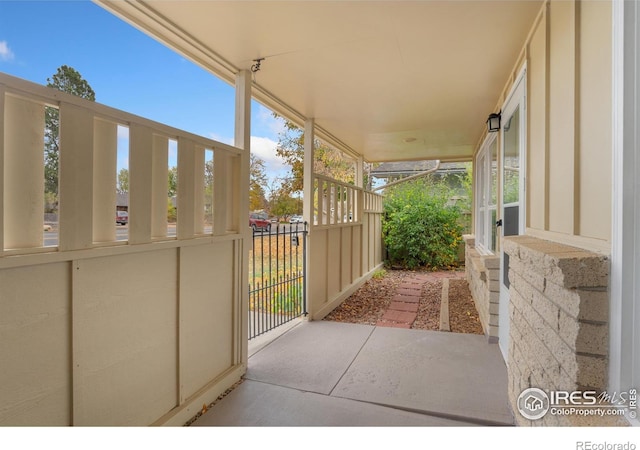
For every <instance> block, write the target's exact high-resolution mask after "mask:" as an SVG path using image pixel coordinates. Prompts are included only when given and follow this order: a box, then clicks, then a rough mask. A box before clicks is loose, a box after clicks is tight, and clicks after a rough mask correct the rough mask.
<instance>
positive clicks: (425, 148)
mask: <svg viewBox="0 0 640 450" xmlns="http://www.w3.org/2000/svg"><path fill="white" fill-rule="evenodd" d="M96 2H97V3H98V4H100V5H101V6H103V7H105V8H106V9H107V10H110V11H112V12H114V13H115V14H117V15H119V16H120V17H122V18H124V19H125V20H127V21H129V22H130V23H132V24H134V25H135V26H136V27H138V28H140V29H142V30H143V31H145V32H146V33H148V34H150V35H151V36H152V37H154V38H156V39H158V40H159V41H161V42H163V43H165V44H166V45H168V46H169V47H171V48H173V49H175V50H176V51H178V52H180V53H182V54H183V55H185V57H187V58H190V59H191V60H193V61H194V62H196V63H197V64H200V65H202V66H203V67H205V68H206V69H208V70H210V71H211V72H212V73H214V74H216V75H218V76H220V77H221V78H223V79H225V80H227V81H229V82H232V81H233V79H234V74H235V73H237V72H238V71H239V70H241V69H249V68H250V67H251V65H252V64H253V60H254V59H256V58H265V59H264V61H262V63H261V68H260V70H259V71H258V72H256V73H255V75H254V86H255V88H256V89H255V91H254V94H255V96H256V98H257V99H258V100H259V101H261V102H263V103H265V104H266V106H268V107H270V108H272V109H274V110H277V111H278V112H280V113H287V114H289V115H291V114H292V113H293V114H294V115H296V114H297V115H298V116H299V117H296V118H295V119H298V120H300V119H303V118H314V119H315V121H316V124H317V125H318V126H319V127H320V128H321V135H324V136H327V137H332V138H334V141H339V142H341V143H343V144H345V145H346V146H348V147H349V148H350V149H352V150H353V151H355V152H357V153H359V154H362V155H364V157H365V159H366V160H368V161H393V160H411V159H436V158H440V159H443V160H457V159H465V158H466V159H468V158H469V157H470V156H471V155H472V152H473V150H474V147H475V145H476V144H477V143H478V140H479V139H480V137H481V135H482V132H483V130H484V121H485V120H486V118H487V116H488V115H489V113H491V112H493V108H494V107H495V105H496V102H497V101H498V98H499V96H500V93H501V91H502V89H503V87H504V85H505V83H506V81H507V78H508V77H509V74H510V72H511V70H513V65H514V64H515V61H516V59H517V57H518V54H519V53H520V51H521V49H522V45H523V43H524V41H525V39H526V36H527V34H528V32H529V30H530V28H531V26H532V24H533V21H534V19H535V17H536V15H537V13H538V12H539V10H540V8H541V5H542V0H536V1H525V0H521V1H518V0H511V1H505V0H501V1H484V0H470V1H452V0H449V1H400V0H396V1H364V0H360V1H205V0H200V1H186V0H183V1H178V0H169V1H162V0H154V1H142V2H133V1H122V0H117V1H111V0H96ZM292 118H294V117H292Z"/></svg>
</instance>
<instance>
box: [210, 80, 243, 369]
mask: <svg viewBox="0 0 640 450" xmlns="http://www.w3.org/2000/svg"><path fill="white" fill-rule="evenodd" d="M235 106H236V107H235V137H234V142H235V146H236V147H238V148H241V149H242V150H244V151H243V152H242V153H241V154H240V156H239V158H240V161H239V163H238V164H235V166H236V169H234V171H233V172H234V175H232V177H231V178H232V179H233V180H235V181H236V182H235V184H234V185H233V186H231V189H232V190H237V191H238V192H237V194H235V195H237V197H236V198H237V201H236V202H233V204H234V205H235V206H236V209H235V210H233V212H232V214H233V220H232V221H229V220H227V221H226V223H227V224H231V226H232V228H236V229H237V231H238V232H239V233H240V235H241V236H242V239H240V240H238V241H236V244H235V245H236V253H235V255H236V258H237V265H236V268H237V270H238V272H237V274H236V280H237V282H238V284H237V291H236V298H235V299H234V300H235V301H234V317H233V330H234V353H233V357H234V363H236V364H243V365H244V366H245V367H246V365H247V363H248V360H249V340H248V335H249V331H248V321H247V317H248V314H249V309H248V308H249V289H247V286H248V285H249V259H248V258H249V248H250V246H251V237H250V230H251V228H249V217H248V215H249V163H250V156H251V72H250V71H248V70H242V71H240V72H239V73H238V74H237V76H236V105H235ZM214 158H215V156H214ZM225 180H226V178H215V179H214V191H215V190H216V189H221V188H224V187H225V184H224V183H225ZM226 187H227V188H229V186H226Z"/></svg>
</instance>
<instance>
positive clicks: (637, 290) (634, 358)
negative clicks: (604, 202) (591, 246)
mask: <svg viewBox="0 0 640 450" xmlns="http://www.w3.org/2000/svg"><path fill="white" fill-rule="evenodd" d="M612 8H613V9H612V13H613V14H612V16H613V23H612V29H613V64H612V66H613V67H612V69H613V75H612V76H613V93H612V97H613V105H612V106H613V108H612V109H613V117H612V120H613V127H612V128H613V133H612V136H613V142H612V148H613V155H612V157H613V164H612V166H613V174H612V175H613V199H612V235H611V277H610V309H609V323H610V325H609V390H610V391H616V392H622V391H626V390H628V389H630V388H638V387H639V386H638V384H640V332H639V331H638V330H637V323H639V321H640V280H638V279H637V277H635V276H634V275H635V274H637V273H639V272H640V236H639V235H638V231H637V230H638V229H639V228H640V206H639V204H640V186H639V185H640V151H639V150H638V145H640V138H639V136H638V132H639V131H640V130H639V129H638V128H639V126H638V121H639V120H640V117H639V116H638V111H639V109H640V81H638V76H640V73H639V72H640V70H639V69H638V67H637V65H638V64H639V63H640V45H638V34H639V33H640V5H638V3H636V2H626V1H622V0H616V1H614V2H613V5H612ZM630 422H632V423H633V424H635V425H639V424H640V422H639V421H638V420H637V419H635V420H633V419H630Z"/></svg>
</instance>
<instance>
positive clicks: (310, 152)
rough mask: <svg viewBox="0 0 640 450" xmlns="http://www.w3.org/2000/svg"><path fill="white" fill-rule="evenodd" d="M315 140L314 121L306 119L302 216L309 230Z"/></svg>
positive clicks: (319, 216)
mask: <svg viewBox="0 0 640 450" xmlns="http://www.w3.org/2000/svg"><path fill="white" fill-rule="evenodd" d="M314 141H315V122H314V120H313V119H307V120H306V121H305V123H304V156H303V160H302V161H303V169H302V173H303V191H302V192H303V194H302V201H303V203H302V216H303V217H304V220H306V221H307V222H308V223H309V231H311V230H312V229H313V225H314V221H313V191H314V189H313V178H314V177H313V160H314V152H315V148H314V145H313V143H314ZM318 190H319V194H318V225H320V224H322V219H321V216H322V215H323V211H322V210H323V206H324V205H323V204H322V203H321V200H322V197H321V195H322V194H321V189H320V182H318Z"/></svg>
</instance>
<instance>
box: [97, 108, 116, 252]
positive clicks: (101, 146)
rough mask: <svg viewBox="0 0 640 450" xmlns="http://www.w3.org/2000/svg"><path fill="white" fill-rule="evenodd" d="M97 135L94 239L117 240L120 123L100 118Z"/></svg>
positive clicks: (98, 240) (102, 240) (99, 240)
mask: <svg viewBox="0 0 640 450" xmlns="http://www.w3.org/2000/svg"><path fill="white" fill-rule="evenodd" d="M93 126H94V135H93V241H94V242H113V241H115V240H116V226H115V225H116V224H115V215H116V201H117V191H116V172H117V161H118V155H117V149H118V125H117V124H116V123H114V122H109V121H106V120H99V119H96V120H95V121H94V125H93Z"/></svg>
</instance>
